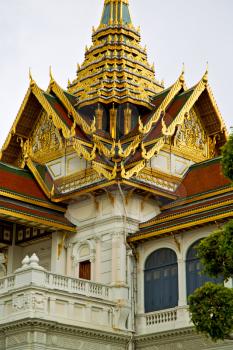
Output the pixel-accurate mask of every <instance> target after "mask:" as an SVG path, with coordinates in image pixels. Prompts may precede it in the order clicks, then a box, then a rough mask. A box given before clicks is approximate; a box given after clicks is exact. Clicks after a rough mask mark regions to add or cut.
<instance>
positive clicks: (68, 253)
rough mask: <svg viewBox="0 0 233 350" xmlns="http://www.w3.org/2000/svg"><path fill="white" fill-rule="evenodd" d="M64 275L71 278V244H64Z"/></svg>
mask: <svg viewBox="0 0 233 350" xmlns="http://www.w3.org/2000/svg"><path fill="white" fill-rule="evenodd" d="M65 248H66V274H67V276H72V257H71V255H72V244H71V243H66V245H65Z"/></svg>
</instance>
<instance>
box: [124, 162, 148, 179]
mask: <svg viewBox="0 0 233 350" xmlns="http://www.w3.org/2000/svg"><path fill="white" fill-rule="evenodd" d="M145 165H146V163H145V160H144V159H143V160H141V161H140V162H138V163H137V164H136V165H135V166H134V167H133V168H130V169H129V170H128V171H126V170H125V167H124V163H123V162H121V176H122V178H123V179H129V178H130V177H132V176H133V175H136V176H137V175H138V173H139V172H140V171H141V170H142V169H143V168H144V167H145Z"/></svg>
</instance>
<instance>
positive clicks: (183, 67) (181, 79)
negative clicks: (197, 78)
mask: <svg viewBox="0 0 233 350" xmlns="http://www.w3.org/2000/svg"><path fill="white" fill-rule="evenodd" d="M184 73H185V64H184V62H183V64H182V71H181V74H180V81H181V82H184Z"/></svg>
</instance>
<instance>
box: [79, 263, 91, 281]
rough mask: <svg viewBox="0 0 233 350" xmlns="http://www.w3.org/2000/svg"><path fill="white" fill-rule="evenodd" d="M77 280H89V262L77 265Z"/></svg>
mask: <svg viewBox="0 0 233 350" xmlns="http://www.w3.org/2000/svg"><path fill="white" fill-rule="evenodd" d="M79 278H82V279H84V280H90V279H91V263H90V261H89V260H87V261H82V262H80V263H79Z"/></svg>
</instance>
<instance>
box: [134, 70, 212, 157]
mask: <svg viewBox="0 0 233 350" xmlns="http://www.w3.org/2000/svg"><path fill="white" fill-rule="evenodd" d="M207 81H208V76H207V72H205V74H204V76H203V77H202V79H201V80H200V82H199V83H198V84H197V86H196V87H195V89H194V91H193V93H192V94H191V96H190V97H189V98H188V100H187V101H186V103H185V104H184V106H183V107H182V109H181V111H180V112H179V113H178V115H177V116H176V118H175V119H174V121H173V122H172V123H171V124H170V125H169V126H168V127H167V126H166V124H165V122H164V120H163V118H162V134H163V136H162V137H160V138H159V139H158V140H157V142H156V143H155V145H154V146H153V147H152V148H151V149H150V150H149V151H147V150H146V147H145V145H144V143H143V142H142V144H141V147H142V157H143V158H144V159H147V160H149V159H151V158H152V157H153V156H154V155H155V154H157V153H158V152H159V151H160V150H161V149H162V148H163V146H164V145H165V142H166V139H167V137H171V136H172V135H173V134H174V133H175V130H176V127H177V125H182V124H183V122H184V118H185V116H186V115H187V113H188V112H189V111H190V109H191V108H192V106H193V105H194V103H195V102H196V101H197V100H198V98H199V97H200V95H201V94H202V92H203V91H204V90H205V89H206V86H207Z"/></svg>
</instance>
